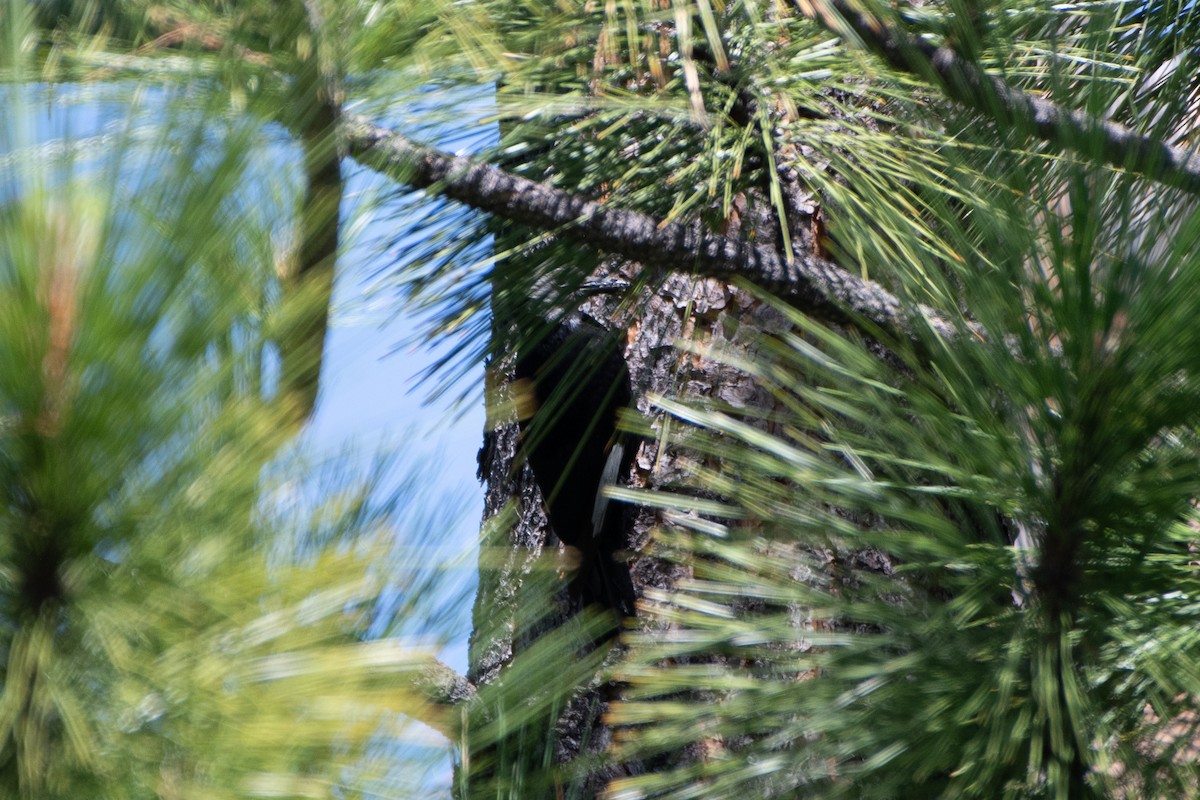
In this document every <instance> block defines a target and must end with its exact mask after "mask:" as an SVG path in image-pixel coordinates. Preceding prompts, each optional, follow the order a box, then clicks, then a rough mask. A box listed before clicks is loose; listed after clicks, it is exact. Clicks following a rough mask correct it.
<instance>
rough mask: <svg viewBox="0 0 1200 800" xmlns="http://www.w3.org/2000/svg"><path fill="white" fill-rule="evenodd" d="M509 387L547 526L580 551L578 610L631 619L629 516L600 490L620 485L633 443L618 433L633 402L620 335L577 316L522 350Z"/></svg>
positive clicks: (575, 584) (572, 588)
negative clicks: (624, 556) (598, 609)
mask: <svg viewBox="0 0 1200 800" xmlns="http://www.w3.org/2000/svg"><path fill="white" fill-rule="evenodd" d="M515 378H516V382H515V384H514V388H515V394H516V398H517V406H518V412H519V416H520V417H521V423H520V424H521V450H522V451H523V454H524V457H525V459H526V460H527V462H528V464H529V466H530V468H531V469H532V470H533V476H534V478H535V479H536V480H537V484H538V488H540V489H541V492H542V496H543V497H544V498H545V502H546V511H547V514H548V516H549V520H550V527H551V528H552V529H553V530H554V534H555V535H556V536H557V537H558V538H559V540H561V541H562V542H563V544H566V545H568V546H569V547H572V548H574V549H575V550H576V551H578V553H579V568H578V571H577V572H576V574H575V576H574V578H573V579H572V580H571V583H570V585H569V589H568V590H569V592H570V596H571V600H572V603H573V604H574V605H575V606H576V607H577V608H584V607H587V606H589V605H593V604H595V605H599V606H602V607H604V608H610V609H613V610H615V611H617V612H618V613H619V614H621V615H622V616H625V617H632V616H633V615H634V603H635V600H636V595H635V594H634V590H633V581H632V580H631V578H630V575H629V566H628V564H626V563H625V562H624V561H623V560H621V559H619V558H618V557H617V553H618V551H620V550H622V549H623V548H624V547H625V546H626V525H625V514H624V513H622V509H621V507H620V506H619V505H618V504H616V503H614V502H613V501H611V500H610V499H609V498H607V497H605V495H604V489H605V487H607V486H614V485H617V484H619V483H620V482H621V481H623V480H625V479H626V478H627V476H628V474H629V469H630V466H631V464H632V462H633V456H634V450H635V449H636V442H635V441H633V440H632V439H631V438H630V437H629V436H627V435H625V434H623V433H621V432H620V431H618V429H617V420H618V415H619V413H620V410H621V409H623V408H629V407H631V406H632V404H633V393H632V391H631V389H630V383H629V369H628V367H627V365H626V363H625V356H624V347H623V346H622V342H621V340H620V337H619V336H618V335H617V334H616V333H615V332H614V331H611V330H608V329H606V328H604V327H603V326H601V325H599V324H598V323H596V322H594V321H592V320H590V319H588V318H586V317H585V316H584V315H583V314H582V313H580V312H574V313H571V314H567V315H566V316H564V317H563V318H562V319H561V320H560V321H559V322H558V324H557V325H555V326H554V327H553V328H552V329H551V330H550V331H549V333H548V334H547V335H545V336H544V337H542V338H541V340H540V341H537V342H533V343H528V344H527V346H526V347H524V348H522V350H521V352H519V353H518V357H517V362H516V369H515Z"/></svg>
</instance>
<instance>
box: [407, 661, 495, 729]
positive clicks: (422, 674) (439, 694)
mask: <svg viewBox="0 0 1200 800" xmlns="http://www.w3.org/2000/svg"><path fill="white" fill-rule="evenodd" d="M409 689H410V690H411V691H412V692H413V693H414V694H415V695H416V696H417V697H418V698H419V699H420V700H421V701H423V702H424V703H425V704H426V708H425V709H424V711H423V713H420V714H419V715H418V716H419V719H420V721H421V722H424V723H425V724H426V725H428V726H429V727H431V728H433V729H434V730H436V731H437V732H438V733H440V734H442V735H443V736H445V737H446V738H447V739H449V740H450V741H451V742H457V741H458V740H459V739H460V738H461V736H462V726H463V719H464V715H465V713H466V708H467V706H468V704H470V703H471V702H472V701H474V700H475V699H476V697H478V692H477V691H476V689H475V686H474V685H473V684H472V683H471V682H470V681H468V680H467V679H466V678H464V677H463V676H462V675H459V674H458V673H457V672H455V671H454V670H453V669H451V668H450V667H448V666H446V665H445V664H443V663H442V662H440V661H437V660H432V661H430V662H429V664H428V665H426V667H425V668H424V669H423V670H420V671H418V672H416V673H414V674H413V675H412V678H411V680H410V681H409Z"/></svg>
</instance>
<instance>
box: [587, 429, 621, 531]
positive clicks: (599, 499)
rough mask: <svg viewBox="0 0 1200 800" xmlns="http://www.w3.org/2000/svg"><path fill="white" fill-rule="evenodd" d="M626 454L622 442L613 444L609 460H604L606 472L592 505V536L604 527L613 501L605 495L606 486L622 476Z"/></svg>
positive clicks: (614, 482)
mask: <svg viewBox="0 0 1200 800" xmlns="http://www.w3.org/2000/svg"><path fill="white" fill-rule="evenodd" d="M624 454H625V445H624V444H623V443H621V442H616V443H615V444H613V446H612V448H611V449H610V450H609V451H608V460H607V461H605V462H604V472H602V473H601V474H600V485H599V486H597V487H596V505H594V506H593V507H592V538H593V539H595V538H596V537H597V536H599V535H600V531H602V530H603V529H604V517H605V515H606V514H607V513H608V504H609V503H610V502H611V501H610V500H609V499H608V498H607V497H605V496H604V487H605V486H615V485H616V483H617V479H618V478H620V475H619V474H618V473H620V471H621V457H622V456H623V455H624Z"/></svg>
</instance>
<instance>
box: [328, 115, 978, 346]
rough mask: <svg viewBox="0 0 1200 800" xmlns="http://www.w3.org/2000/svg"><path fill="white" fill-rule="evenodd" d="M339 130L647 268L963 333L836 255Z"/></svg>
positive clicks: (824, 315)
mask: <svg viewBox="0 0 1200 800" xmlns="http://www.w3.org/2000/svg"><path fill="white" fill-rule="evenodd" d="M342 136H343V141H344V143H345V145H346V149H347V152H348V153H349V154H350V155H351V156H352V157H354V158H355V159H356V160H357V161H359V162H360V163H362V164H364V165H365V166H368V167H371V168H372V169H375V170H377V171H378V172H380V173H382V174H384V175H387V176H388V177H391V178H393V179H395V180H397V181H400V182H401V183H404V184H407V185H409V186H412V187H414V188H418V189H426V190H428V191H430V192H432V193H434V194H437V195H440V196H442V197H447V198H449V199H452V200H456V201H458V202H460V203H463V204H464V205H467V206H469V207H471V208H475V209H478V210H480V211H486V212H488V213H489V214H493V215H495V216H496V217H499V218H501V219H507V220H511V221H513V222H519V223H521V224H523V225H529V226H531V227H534V228H538V229H540V230H544V231H551V232H554V233H555V234H556V235H558V236H560V237H563V238H567V239H573V240H575V241H578V242H580V243H582V244H586V245H588V246H591V247H595V248H596V249H598V250H601V251H603V252H606V253H610V254H613V255H618V256H622V257H624V258H627V259H630V260H632V261H636V262H638V263H640V264H642V265H643V266H645V267H649V268H654V269H663V270H672V271H682V272H694V273H698V274H702V275H705V276H707V277H713V278H720V279H723V280H734V279H745V280H748V281H751V282H752V283H754V284H756V285H758V286H760V287H762V288H763V289H766V290H768V291H770V292H772V293H774V294H776V295H778V296H780V297H783V298H785V299H786V300H788V301H789V302H791V303H792V304H793V305H795V306H796V307H797V308H799V309H800V310H802V311H804V312H806V313H808V314H810V315H812V316H813V317H814V318H817V319H820V320H822V321H825V322H834V323H861V322H867V323H869V324H872V325H874V326H877V327H878V328H879V329H881V330H883V331H887V332H889V333H892V334H894V335H897V336H900V337H903V338H906V339H911V340H914V341H915V340H919V339H920V338H921V337H922V335H923V333H924V331H923V328H925V327H926V326H927V327H928V328H932V329H933V330H934V331H935V332H936V333H937V334H939V335H941V336H946V337H951V336H954V335H956V333H957V328H956V327H955V326H954V324H953V323H952V322H950V321H949V320H947V319H945V318H944V317H942V316H940V315H939V314H938V313H937V312H936V311H934V310H933V309H930V308H928V307H926V306H921V305H915V304H906V303H904V302H902V301H901V300H900V299H899V298H897V297H896V296H895V295H893V294H891V293H890V292H889V291H887V289H885V288H884V287H883V286H881V285H879V284H878V283H875V282H873V281H869V280H864V279H863V278H859V277H858V276H856V275H853V274H851V273H849V272H847V271H846V270H844V269H842V268H841V267H840V266H838V265H837V264H834V263H833V262H831V261H826V260H824V259H821V258H817V257H815V256H812V255H809V254H799V255H797V257H796V258H795V259H794V260H793V261H791V262H788V261H787V260H786V259H785V258H784V257H783V256H782V255H781V254H780V253H779V252H778V251H777V250H775V249H774V248H772V247H766V246H762V245H756V244H753V243H751V242H745V241H740V240H737V239H734V238H731V237H728V236H722V235H721V234H718V233H714V232H712V231H709V230H706V229H704V228H703V227H702V226H701V225H700V223H698V222H697V223H690V224H683V223H678V222H663V221H662V220H659V219H656V218H654V217H652V216H650V215H648V214H642V213H640V212H637V211H630V210H627V209H619V208H608V207H605V206H604V205H602V204H601V203H598V202H596V201H595V200H591V199H588V198H586V197H582V196H580V195H577V194H572V193H571V192H566V191H563V190H562V189H558V188H555V187H553V186H550V185H547V184H544V183H538V182H536V181H531V180H529V179H527V178H522V177H520V176H518V175H514V174H512V173H510V172H507V171H505V170H503V169H500V168H499V167H496V166H494V165H491V164H488V163H484V162H478V161H471V160H469V159H466V158H461V157H459V156H454V155H451V154H449V153H445V152H442V151H440V150H436V149H433V148H430V147H425V146H423V145H421V144H418V143H417V142H414V141H413V140H411V139H409V138H408V137H406V136H404V135H403V134H400V133H397V132H396V131H393V130H389V129H387V128H384V127H382V126H380V125H376V124H375V123H374V122H372V121H371V120H369V119H367V118H365V117H361V116H347V117H345V118H344V119H343V121H342Z"/></svg>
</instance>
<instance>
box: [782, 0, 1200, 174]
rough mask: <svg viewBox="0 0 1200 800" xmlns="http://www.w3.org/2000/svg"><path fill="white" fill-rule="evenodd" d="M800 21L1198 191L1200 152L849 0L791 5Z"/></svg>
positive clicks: (1070, 146) (1021, 121) (961, 96)
mask: <svg viewBox="0 0 1200 800" xmlns="http://www.w3.org/2000/svg"><path fill="white" fill-rule="evenodd" d="M793 3H794V5H795V7H796V9H797V10H798V11H799V12H800V13H801V14H803V15H804V16H806V17H808V18H809V19H812V20H814V21H816V22H818V23H820V24H821V25H822V26H823V27H825V28H826V29H828V30H829V31H831V32H833V33H836V34H838V35H839V36H842V37H844V38H847V37H849V36H853V37H856V38H858V39H859V40H861V41H862V42H863V44H865V45H866V46H867V47H868V48H869V49H870V50H872V51H873V52H874V53H875V54H876V55H878V56H879V57H880V58H882V59H883V60H884V61H886V62H887V64H888V65H889V66H891V67H893V68H895V69H898V70H901V71H903V72H909V73H913V74H916V75H919V76H921V77H923V78H926V79H930V78H932V79H935V80H937V81H938V82H939V83H940V84H941V85H942V88H943V89H944V90H945V92H946V96H947V97H949V98H950V99H951V100H954V101H956V102H958V103H961V104H962V105H965V106H967V107H969V108H973V109H975V110H977V111H982V112H983V113H985V114H987V115H988V116H990V117H991V118H992V119H994V120H996V121H997V122H1000V123H1002V124H1006V125H1018V126H1022V127H1024V128H1026V129H1028V130H1029V131H1031V132H1032V133H1034V134H1035V135H1036V136H1037V137H1038V138H1040V139H1042V140H1044V141H1047V142H1050V143H1052V144H1054V145H1057V146H1058V147H1060V148H1062V149H1064V150H1075V151H1077V152H1081V153H1084V154H1085V155H1088V156H1090V157H1094V158H1099V159H1100V160H1101V161H1103V162H1105V163H1107V164H1111V165H1113V166H1116V167H1120V168H1122V169H1125V170H1127V171H1129V172H1132V173H1135V174H1137V175H1142V176H1144V177H1146V178H1150V179H1152V180H1155V181H1158V182H1160V183H1163V184H1166V185H1167V186H1173V187H1175V188H1177V189H1182V190H1184V191H1186V192H1191V193H1193V194H1200V155H1195V154H1194V153H1192V152H1189V151H1187V150H1184V149H1182V148H1179V147H1171V146H1169V145H1167V144H1164V143H1163V142H1161V141H1158V140H1157V139H1154V138H1151V137H1149V136H1143V135H1142V134H1140V133H1138V132H1136V131H1134V130H1132V129H1130V128H1127V127H1125V126H1124V125H1120V124H1117V123H1115V122H1110V121H1108V120H1105V119H1102V118H1100V117H1096V116H1094V115H1092V114H1088V113H1086V112H1083V111H1072V110H1069V109H1065V108H1063V107H1061V106H1059V105H1057V104H1056V103H1053V102H1051V101H1049V100H1045V99H1043V98H1041V97H1038V96H1036V95H1033V94H1030V93H1028V92H1023V91H1021V90H1019V89H1015V88H1013V87H1011V86H1009V85H1008V84H1007V83H1005V82H1004V81H1003V80H1001V79H1000V78H995V77H992V76H990V75H988V74H987V73H986V72H984V71H983V70H982V69H981V68H980V67H979V66H978V65H976V64H974V63H972V62H971V61H968V60H966V59H964V58H962V57H961V56H959V55H958V54H957V53H955V52H954V50H952V49H951V48H949V47H946V46H942V47H934V46H933V45H932V44H930V43H929V42H927V41H925V40H923V39H920V38H917V37H915V36H910V35H908V34H907V33H905V32H903V31H899V30H896V29H895V28H892V27H890V26H888V25H887V23H886V22H884V21H883V20H881V19H879V18H878V17H875V16H872V15H869V14H867V13H864V12H860V11H858V10H857V9H855V8H853V7H852V6H851V5H850V4H849V3H848V2H846V0H793Z"/></svg>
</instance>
